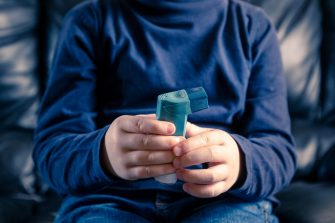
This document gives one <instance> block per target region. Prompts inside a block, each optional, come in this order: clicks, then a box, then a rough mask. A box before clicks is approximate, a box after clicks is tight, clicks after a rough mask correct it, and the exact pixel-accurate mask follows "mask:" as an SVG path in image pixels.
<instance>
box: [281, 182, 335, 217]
mask: <svg viewBox="0 0 335 223" xmlns="http://www.w3.org/2000/svg"><path fill="white" fill-rule="evenodd" d="M278 198H279V199H280V200H281V202H282V203H281V205H280V206H279V207H278V208H277V209H276V213H277V215H278V216H279V218H280V220H281V222H285V223H334V222H335V215H334V213H335V185H334V184H329V183H317V184H310V183H306V182H296V183H293V184H291V185H290V186H289V187H288V188H287V189H286V190H284V191H282V192H280V193H279V194H278Z"/></svg>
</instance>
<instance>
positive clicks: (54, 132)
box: [33, 4, 113, 194]
mask: <svg viewBox="0 0 335 223" xmlns="http://www.w3.org/2000/svg"><path fill="white" fill-rule="evenodd" d="M94 12H95V11H94V10H93V7H92V5H88V4H86V5H82V6H80V7H78V8H77V9H75V10H73V11H72V12H71V13H69V15H68V16H67V17H66V19H65V22H64V25H63V30H62V32H61V34H60V39H59V42H58V46H57V49H56V52H55V55H54V61H53V65H52V68H51V75H50V79H49V82H48V87H47V91H46V93H45V95H44V97H43V100H42V102H41V107H40V112H39V120H38V126H37V129H36V134H35V141H36V146H35V149H34V152H33V158H34V161H35V164H36V166H37V168H38V170H39V172H40V174H41V175H42V178H43V179H45V180H46V181H47V183H48V184H49V185H51V187H52V188H53V189H55V190H56V191H57V192H58V193H60V194H69V193H85V192H88V191H90V192H92V191H94V190H99V189H102V188H104V187H106V186H108V185H109V184H110V183H112V182H113V179H112V177H110V176H108V175H106V173H105V172H104V170H103V168H102V166H101V163H100V147H101V145H100V144H101V141H102V140H103V137H104V135H105V132H106V131H107V129H108V126H106V127H104V128H101V129H98V127H97V125H96V118H97V113H98V112H97V100H96V90H97V89H96V88H97V75H98V72H97V68H96V63H97V62H96V61H97V56H96V55H97V52H96V51H97V48H96V47H95V41H96V40H97V38H96V35H98V33H99V32H98V30H97V29H98V22H99V19H98V18H96V17H97V15H96V13H94Z"/></svg>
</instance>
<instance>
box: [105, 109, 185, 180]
mask: <svg viewBox="0 0 335 223" xmlns="http://www.w3.org/2000/svg"><path fill="white" fill-rule="evenodd" d="M174 132H175V126H174V125H173V124H171V123H169V122H163V121H158V120H155V118H154V115H142V116H121V117H119V118H117V119H115V120H114V122H113V123H112V124H111V126H110V127H109V129H108V131H107V133H106V135H105V140H104V146H103V148H102V162H103V164H104V166H105V168H106V169H107V170H108V171H109V172H110V173H112V174H113V175H115V176H118V177H120V178H122V179H126V180H137V179H143V178H149V177H156V176H160V175H165V174H169V173H173V172H175V168H174V166H173V164H172V162H173V159H174V158H175V156H174V155H173V152H172V148H173V146H175V145H176V144H177V143H179V142H180V141H181V140H182V138H181V137H176V136H172V135H173V133H174Z"/></svg>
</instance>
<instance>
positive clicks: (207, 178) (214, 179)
mask: <svg viewBox="0 0 335 223" xmlns="http://www.w3.org/2000/svg"><path fill="white" fill-rule="evenodd" d="M187 136H188V137H189V138H188V139H186V140H185V141H183V142H180V143H179V144H178V145H176V146H175V147H174V148H173V151H174V153H175V155H176V156H177V158H176V159H175V160H174V166H175V167H176V168H177V169H178V170H177V172H176V173H177V177H178V179H180V180H182V181H185V184H184V186H183V189H184V190H185V192H187V193H189V194H191V195H193V196H195V197H202V198H209V197H216V196H218V195H220V194H222V193H224V192H226V191H227V190H229V189H230V188H231V187H232V186H233V185H234V184H235V182H236V181H237V179H238V176H239V172H240V152H239V148H238V145H237V143H236V142H235V140H234V139H233V138H232V137H231V136H230V135H229V134H228V133H226V132H224V131H222V130H217V129H206V128H200V127H198V126H196V125H193V124H190V123H188V126H187ZM203 163H208V169H195V170H188V169H184V167H188V166H192V165H197V164H203Z"/></svg>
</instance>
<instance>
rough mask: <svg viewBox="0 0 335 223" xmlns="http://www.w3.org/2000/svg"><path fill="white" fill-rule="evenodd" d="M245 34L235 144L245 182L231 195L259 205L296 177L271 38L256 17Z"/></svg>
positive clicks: (282, 88)
mask: <svg viewBox="0 0 335 223" xmlns="http://www.w3.org/2000/svg"><path fill="white" fill-rule="evenodd" d="M252 25H254V28H253V30H252V31H251V34H250V37H251V38H250V41H251V42H252V43H251V46H252V47H251V52H250V54H251V58H252V62H251V75H250V78H249V83H248V89H247V95H246V103H245V108H244V112H243V115H242V116H241V118H240V119H239V120H238V123H237V125H238V128H237V129H238V131H237V132H238V134H233V135H232V136H233V137H234V139H235V140H236V142H237V143H238V144H239V146H240V149H241V151H242V153H243V156H244V160H245V167H244V169H245V171H246V176H245V178H244V182H242V183H241V184H240V187H239V188H236V189H235V190H233V191H231V193H233V194H235V195H236V196H239V197H241V198H244V199H251V200H252V199H260V198H265V197H268V196H271V195H274V194H275V193H276V192H278V191H280V190H281V189H282V188H283V187H284V186H286V185H287V184H288V183H289V182H290V180H291V178H292V177H293V175H294V172H295V166H296V161H295V159H296V157H295V151H294V141H293V138H292V135H291V130H290V129H291V127H290V118H289V113H288V106H287V93H286V86H285V78H284V75H283V68H282V62H281V55H280V50H279V47H278V45H279V44H278V40H277V36H276V32H275V30H274V28H273V27H272V25H271V23H270V22H269V20H268V19H267V18H266V16H265V15H264V14H263V12H261V11H258V14H257V16H256V17H254V21H253V24H252Z"/></svg>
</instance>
